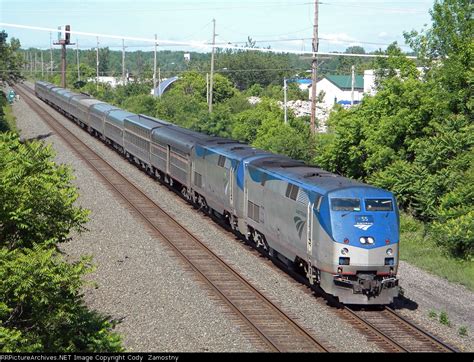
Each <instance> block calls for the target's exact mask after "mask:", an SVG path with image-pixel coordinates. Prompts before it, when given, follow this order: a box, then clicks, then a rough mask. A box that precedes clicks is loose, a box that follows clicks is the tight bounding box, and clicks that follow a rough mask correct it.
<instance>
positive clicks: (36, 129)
mask: <svg viewBox="0 0 474 362" xmlns="http://www.w3.org/2000/svg"><path fill="white" fill-rule="evenodd" d="M14 113H15V115H16V117H17V119H18V128H20V129H22V135H23V136H24V137H34V136H37V135H40V134H47V133H49V132H50V130H49V129H48V128H47V127H46V126H45V125H44V124H43V122H41V121H40V120H39V119H38V118H37V116H36V115H35V114H33V112H32V111H31V110H29V108H28V107H27V106H26V105H25V104H24V103H23V101H21V100H20V102H17V103H16V104H15V105H14ZM63 124H64V125H65V126H66V127H68V128H69V129H70V130H72V131H74V132H75V134H76V135H78V136H79V137H80V138H81V140H83V141H84V142H85V143H87V144H88V145H89V146H91V147H92V148H93V149H94V150H95V151H96V152H98V153H100V154H101V155H102V156H104V158H105V159H106V160H107V161H108V162H109V163H111V164H112V165H113V166H114V167H116V168H117V169H118V170H120V171H121V172H122V173H123V174H124V175H125V176H126V177H127V178H129V179H130V180H131V181H133V182H134V183H135V185H137V186H138V187H140V189H142V190H143V191H144V192H145V193H146V194H147V195H148V196H149V197H151V198H152V199H153V200H154V201H155V202H156V203H157V204H159V205H160V206H161V207H163V208H164V209H165V210H166V211H167V212H169V213H170V215H172V216H173V217H175V218H176V220H177V221H179V222H180V223H182V224H183V225H185V226H186V227H187V228H188V229H189V230H190V231H191V232H192V233H194V234H195V235H197V236H198V237H199V238H200V239H201V240H203V241H205V242H206V243H207V245H208V246H209V247H210V248H211V249H212V250H213V251H214V252H215V253H216V254H218V255H220V256H222V257H223V258H224V259H225V260H226V261H228V262H229V263H230V264H231V265H232V266H233V267H234V268H235V269H236V270H237V271H238V272H240V273H241V274H242V275H243V276H244V277H245V278H247V279H248V280H251V282H252V283H253V284H254V285H256V286H257V287H258V288H259V289H262V290H263V291H264V293H265V295H267V296H268V297H269V298H270V299H271V300H272V301H274V302H275V303H276V304H278V305H279V306H280V307H282V309H284V310H285V311H288V312H289V313H290V314H291V315H294V316H298V321H299V323H300V324H302V325H304V326H305V327H308V328H309V329H310V330H312V331H313V333H314V334H315V335H316V336H317V337H320V338H322V339H323V340H326V341H328V342H329V344H331V345H333V346H335V347H337V349H338V350H340V351H344V352H356V351H364V352H371V351H378V349H377V347H376V346H374V345H373V344H372V343H368V342H367V340H366V337H364V336H363V335H361V334H360V333H359V332H358V331H357V330H356V329H354V328H352V327H351V326H349V325H347V323H345V322H343V321H342V320H340V319H339V318H338V317H337V313H336V311H335V310H333V309H331V308H330V307H328V306H327V305H326V304H325V302H324V300H321V298H317V297H315V296H314V295H312V294H310V293H308V291H307V288H306V287H304V286H302V285H299V284H297V283H295V282H294V280H293V279H291V277H289V276H288V275H287V274H285V273H284V272H281V271H279V270H276V268H274V266H273V265H272V264H271V262H269V261H268V260H266V259H265V258H263V257H261V256H259V255H257V254H256V253H255V252H252V251H249V250H248V247H246V246H245V245H244V244H243V243H241V242H240V241H238V240H236V238H235V237H232V236H229V234H228V233H227V232H225V231H223V230H222V229H221V228H220V227H219V226H218V225H216V224H215V223H214V222H212V221H210V220H209V219H208V218H207V217H205V216H204V215H202V214H200V213H197V212H196V211H195V210H194V209H193V208H192V207H191V206H190V205H188V204H186V203H185V202H184V201H183V200H181V199H180V198H178V197H177V196H176V195H174V194H173V193H171V192H170V191H168V190H167V189H166V188H165V187H163V186H160V185H159V184H157V183H156V182H155V181H153V180H152V179H150V178H149V177H147V176H146V175H145V174H143V173H142V172H140V171H139V170H138V169H136V168H135V167H134V166H133V165H131V164H129V163H127V162H126V161H125V160H123V159H122V158H121V157H120V156H118V155H117V154H115V153H114V152H113V151H111V150H110V149H109V148H107V147H106V146H104V145H103V144H101V143H100V142H99V141H97V140H95V139H93V138H92V137H90V136H89V135H88V134H86V133H85V132H82V131H80V130H79V129H78V128H77V126H75V125H74V124H72V123H71V122H69V121H67V120H65V119H64V120H63ZM78 131H80V132H78ZM46 141H47V142H52V143H53V144H54V147H55V149H56V150H57V152H58V157H57V161H58V162H61V163H68V164H71V165H72V167H73V168H74V170H75V175H76V177H77V180H76V184H77V185H78V186H79V188H80V193H81V197H80V200H79V203H80V204H81V205H82V206H83V207H86V208H89V209H91V210H92V214H91V221H90V222H89V224H88V225H87V227H88V228H89V230H90V231H89V232H87V233H84V234H82V235H78V236H75V237H74V238H73V240H72V241H71V242H70V243H69V244H68V245H66V246H65V248H64V249H65V250H66V251H67V252H68V253H69V254H71V255H72V256H75V257H77V256H79V255H82V254H89V255H93V256H94V261H95V263H96V264H97V265H98V269H97V271H96V272H95V273H94V274H93V276H92V278H93V280H94V281H95V282H97V283H98V285H99V287H98V288H97V289H93V290H87V291H86V298H87V302H88V304H89V305H91V306H92V307H94V308H95V309H98V310H101V311H104V312H106V313H109V314H111V315H112V316H113V317H114V318H117V319H121V318H124V319H123V321H122V323H121V324H119V326H118V327H117V330H118V331H119V332H120V333H122V334H123V335H124V337H125V344H126V346H127V348H128V349H130V350H134V351H139V350H141V351H152V350H173V351H206V350H209V351H255V350H259V347H258V346H253V345H252V344H251V343H249V341H248V339H246V338H245V336H244V335H243V334H242V333H240V329H239V327H238V326H236V324H235V323H232V321H231V320H230V318H229V315H228V313H227V312H226V310H225V308H222V307H219V306H218V304H217V303H215V302H214V301H213V298H212V296H210V295H209V292H208V291H203V289H202V288H200V287H199V286H197V285H195V283H193V282H192V281H191V278H190V277H189V274H190V271H189V270H186V267H185V266H183V265H181V263H179V262H176V258H175V257H174V255H173V253H172V252H171V251H170V250H167V248H166V247H163V246H162V243H161V242H159V241H157V240H153V239H152V238H151V237H150V236H148V234H147V233H146V232H145V231H144V230H143V226H142V225H141V224H140V223H139V222H137V220H134V219H133V218H131V217H130V215H129V213H128V211H127V210H126V208H125V207H124V205H121V204H120V202H118V201H117V200H116V199H115V198H114V197H113V196H112V195H111V194H110V192H109V191H108V189H107V188H106V187H105V186H104V185H103V184H102V183H101V182H100V181H98V180H97V179H96V177H95V176H93V175H92V172H91V171H90V170H89V169H88V168H87V167H86V166H85V165H84V164H83V163H82V162H81V161H79V160H78V159H77V158H76V157H75V156H74V155H73V154H71V152H70V150H69V149H67V148H65V146H64V145H63V144H62V143H61V142H60V141H59V140H58V139H57V138H56V136H54V135H53V136H51V137H48V138H47V139H46ZM399 270H400V279H401V285H402V286H403V288H404V291H405V298H406V299H404V300H403V301H402V302H399V303H397V308H399V309H398V311H399V312H400V313H402V314H404V315H406V316H408V317H409V318H411V319H412V320H414V321H415V322H417V323H419V324H420V325H421V326H422V327H423V328H425V329H427V330H428V331H430V332H431V333H433V334H435V335H438V336H440V337H442V338H444V339H445V340H446V341H447V342H449V343H453V344H454V345H455V346H456V347H457V348H459V349H461V350H464V351H472V350H473V348H472V346H473V345H474V344H473V343H472V342H473V339H472V337H471V334H472V333H474V332H473V331H474V330H473V318H474V317H473V311H472V301H473V300H474V298H473V293H472V292H470V291H468V290H466V289H465V288H463V287H461V286H458V285H453V284H450V283H448V282H447V281H444V280H441V279H440V278H437V277H435V276H432V275H430V274H428V273H426V272H423V271H421V270H418V269H417V268H415V267H413V266H411V265H409V264H407V263H403V262H401V263H400V269H399ZM430 310H437V311H440V310H445V311H446V312H447V314H448V316H449V318H450V319H451V320H452V323H453V325H452V326H451V327H445V326H443V325H441V324H440V323H439V322H436V321H433V320H431V319H430V318H429V316H428V313H429V311H430ZM438 314H439V313H438ZM460 325H465V326H466V327H467V328H468V333H469V335H468V337H464V338H461V337H458V336H457V329H458V327H459V326H460ZM341 341H344V342H343V343H341Z"/></svg>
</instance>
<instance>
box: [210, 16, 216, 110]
mask: <svg viewBox="0 0 474 362" xmlns="http://www.w3.org/2000/svg"><path fill="white" fill-rule="evenodd" d="M212 22H213V29H212V53H211V78H210V81H209V113H212V88H213V86H214V46H215V45H216V19H212Z"/></svg>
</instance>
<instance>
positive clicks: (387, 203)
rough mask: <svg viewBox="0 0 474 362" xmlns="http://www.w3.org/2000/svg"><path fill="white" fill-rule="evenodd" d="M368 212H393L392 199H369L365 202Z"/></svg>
mask: <svg viewBox="0 0 474 362" xmlns="http://www.w3.org/2000/svg"><path fill="white" fill-rule="evenodd" d="M365 210H367V211H393V203H392V200H390V199H368V200H365Z"/></svg>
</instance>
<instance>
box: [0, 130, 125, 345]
mask: <svg viewBox="0 0 474 362" xmlns="http://www.w3.org/2000/svg"><path fill="white" fill-rule="evenodd" d="M53 157H54V153H53V151H52V149H51V147H50V146H47V147H45V146H44V145H43V144H42V143H41V142H39V141H26V142H20V140H19V139H18V136H17V135H15V134H13V133H2V134H0V280H1V282H0V296H1V298H0V346H1V350H2V351H3V352H119V351H122V350H123V348H122V346H121V341H120V337H119V336H118V335H116V334H115V333H113V332H112V328H113V327H114V325H115V322H114V321H113V320H111V319H110V318H109V317H108V316H103V315H101V314H99V313H97V312H94V311H91V310H89V309H88V308H87V307H86V306H85V304H84V301H83V298H82V294H81V290H82V288H83V287H84V285H85V284H84V281H83V279H82V278H83V276H84V275H85V274H86V273H89V272H91V271H92V266H91V264H90V260H89V259H84V258H83V259H81V260H80V261H78V262H75V263H71V264H69V263H67V262H66V261H65V260H64V257H63V255H62V254H61V253H60V252H59V251H58V243H60V242H63V241H66V240H68V237H69V234H70V232H71V231H72V230H75V231H82V230H84V226H83V225H84V223H85V222H86V221H87V214H88V213H87V211H86V210H83V209H81V208H79V207H76V206H75V205H74V203H75V201H76V199H77V197H78V194H77V190H76V188H75V187H73V186H72V184H71V180H72V173H71V170H70V169H69V168H68V167H65V166H58V165H56V164H55V163H54V162H53Z"/></svg>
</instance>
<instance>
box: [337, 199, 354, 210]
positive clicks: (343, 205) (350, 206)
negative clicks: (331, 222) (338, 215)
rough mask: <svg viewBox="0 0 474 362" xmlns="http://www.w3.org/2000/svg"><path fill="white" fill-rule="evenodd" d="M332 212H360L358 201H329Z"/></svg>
mask: <svg viewBox="0 0 474 362" xmlns="http://www.w3.org/2000/svg"><path fill="white" fill-rule="evenodd" d="M331 209H332V210H333V211H360V199H331Z"/></svg>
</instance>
